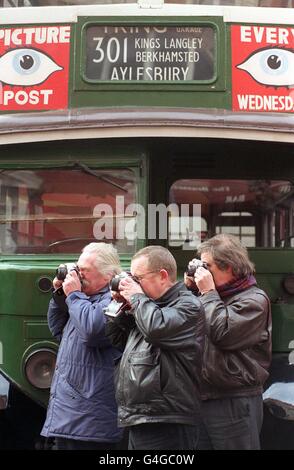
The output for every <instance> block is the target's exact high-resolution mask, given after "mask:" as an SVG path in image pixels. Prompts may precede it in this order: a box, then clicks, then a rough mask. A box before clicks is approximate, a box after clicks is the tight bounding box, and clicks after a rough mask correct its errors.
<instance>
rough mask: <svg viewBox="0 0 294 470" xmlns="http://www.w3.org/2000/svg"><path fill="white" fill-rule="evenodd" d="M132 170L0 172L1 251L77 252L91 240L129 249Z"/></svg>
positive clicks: (133, 200)
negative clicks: (126, 228) (127, 232)
mask: <svg viewBox="0 0 294 470" xmlns="http://www.w3.org/2000/svg"><path fill="white" fill-rule="evenodd" d="M135 195H136V183H135V175H134V173H133V172H132V171H130V170H124V169H117V170H115V169H107V170H100V169H99V170H97V169H95V170H93V169H91V170H90V169H87V167H83V168H81V169H63V168H62V169H54V170H53V169H35V170H2V171H1V172H0V204H1V212H0V222H1V223H0V243H1V245H0V247H1V253H3V254H10V253H54V252H59V253H77V252H79V251H81V249H82V247H83V246H84V245H86V244H87V243H90V242H91V241H99V240H100V241H103V238H105V239H106V240H107V241H111V242H112V243H114V244H115V245H116V247H117V248H118V250H119V252H120V253H127V252H133V251H134V250H135V247H134V246H132V245H133V244H132V245H128V243H127V240H126V239H125V238H124V237H121V236H117V234H118V231H119V235H121V233H122V232H124V227H122V224H126V222H131V221H130V220H127V221H126V220H125V217H124V213H125V208H126V207H127V206H128V205H129V204H132V203H135V202H136V197H135Z"/></svg>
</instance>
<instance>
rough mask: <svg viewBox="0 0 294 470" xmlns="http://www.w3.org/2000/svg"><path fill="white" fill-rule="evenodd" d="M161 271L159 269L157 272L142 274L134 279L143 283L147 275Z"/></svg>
mask: <svg viewBox="0 0 294 470" xmlns="http://www.w3.org/2000/svg"><path fill="white" fill-rule="evenodd" d="M159 271H160V270H159V269H157V270H156V271H148V273H145V274H141V275H139V276H133V279H134V281H136V282H141V281H142V280H143V279H144V277H145V276H147V274H153V273H159Z"/></svg>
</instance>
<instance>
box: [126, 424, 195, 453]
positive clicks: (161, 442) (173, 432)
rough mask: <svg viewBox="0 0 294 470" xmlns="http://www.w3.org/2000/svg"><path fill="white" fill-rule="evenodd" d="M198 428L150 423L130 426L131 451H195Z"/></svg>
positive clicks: (185, 425)
mask: <svg viewBox="0 0 294 470" xmlns="http://www.w3.org/2000/svg"><path fill="white" fill-rule="evenodd" d="M197 441H198V426H191V425H188V424H178V423H148V424H138V425H136V426H130V428H129V450H195V449H196V446H197Z"/></svg>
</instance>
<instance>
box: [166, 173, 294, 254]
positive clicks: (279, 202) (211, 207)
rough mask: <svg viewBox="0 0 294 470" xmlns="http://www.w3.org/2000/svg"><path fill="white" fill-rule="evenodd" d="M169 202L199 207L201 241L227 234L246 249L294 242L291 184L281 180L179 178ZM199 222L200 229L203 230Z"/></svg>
mask: <svg viewBox="0 0 294 470" xmlns="http://www.w3.org/2000/svg"><path fill="white" fill-rule="evenodd" d="M169 202H170V203H173V204H177V205H179V207H180V205H181V204H189V207H191V211H192V207H193V204H200V205H201V218H202V219H204V220H205V221H206V224H207V229H206V231H203V230H202V228H201V237H200V238H201V241H203V239H205V237H212V236H213V235H215V234H218V233H230V234H232V235H235V236H237V237H239V238H240V240H241V242H242V243H243V244H244V245H246V246H248V247H255V246H256V247H287V246H293V243H294V242H293V240H294V211H293V209H294V185H293V184H292V183H290V182H289V181H282V180H277V181H275V180H227V179H226V180H224V179H220V180H212V179H205V180H204V179H201V180H196V179H191V180H189V179H183V180H178V181H176V182H175V183H174V184H173V185H172V186H171V188H170V197H169ZM203 226H204V224H203V222H202V223H201V227H203Z"/></svg>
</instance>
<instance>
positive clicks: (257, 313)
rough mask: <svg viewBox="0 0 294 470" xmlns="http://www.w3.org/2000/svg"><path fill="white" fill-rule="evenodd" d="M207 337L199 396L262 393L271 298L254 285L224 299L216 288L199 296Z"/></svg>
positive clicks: (267, 360)
mask: <svg viewBox="0 0 294 470" xmlns="http://www.w3.org/2000/svg"><path fill="white" fill-rule="evenodd" d="M200 299H201V302H202V304H203V306H204V308H205V316H206V327H207V337H206V339H205V348H204V356H203V369H202V377H203V381H202V387H201V397H202V399H204V400H205V399H214V398H225V397H235V396H253V395H257V394H260V393H262V390H263V384H264V382H265V380H266V379H267V377H268V369H269V366H270V362H271V331H272V322H271V311H270V301H269V299H268V297H267V295H266V294H265V292H264V291H262V290H261V289H259V288H258V287H257V286H252V287H249V288H248V289H246V290H244V291H243V292H239V293H238V294H235V295H231V296H230V297H227V298H226V299H225V301H223V300H222V299H221V298H220V296H219V294H218V292H217V291H216V290H214V291H211V292H208V293H207V294H205V295H203V296H201V297H200Z"/></svg>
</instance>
